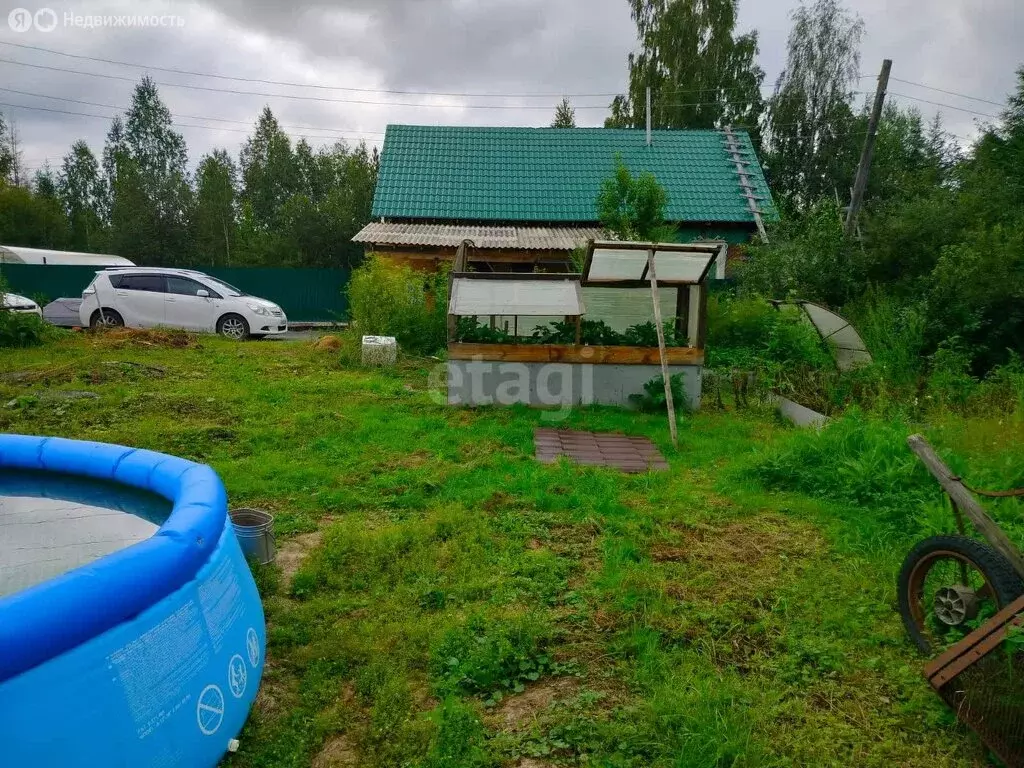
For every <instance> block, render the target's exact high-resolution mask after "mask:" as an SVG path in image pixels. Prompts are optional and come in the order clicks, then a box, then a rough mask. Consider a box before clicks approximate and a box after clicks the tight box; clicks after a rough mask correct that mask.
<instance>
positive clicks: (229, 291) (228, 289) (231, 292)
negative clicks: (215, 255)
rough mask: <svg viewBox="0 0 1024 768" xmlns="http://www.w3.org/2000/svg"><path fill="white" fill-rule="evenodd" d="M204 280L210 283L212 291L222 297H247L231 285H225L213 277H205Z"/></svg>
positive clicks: (243, 292)
mask: <svg viewBox="0 0 1024 768" xmlns="http://www.w3.org/2000/svg"><path fill="white" fill-rule="evenodd" d="M206 280H207V282H209V283H210V285H211V286H212V287H213V289H214V290H215V291H217V293H219V294H222V295H224V296H248V294H247V293H245V291H241V290H239V289H238V288H235V286H233V285H231V283H225V282H224V281H223V280H218V279H217V278H215V277H207V278H206Z"/></svg>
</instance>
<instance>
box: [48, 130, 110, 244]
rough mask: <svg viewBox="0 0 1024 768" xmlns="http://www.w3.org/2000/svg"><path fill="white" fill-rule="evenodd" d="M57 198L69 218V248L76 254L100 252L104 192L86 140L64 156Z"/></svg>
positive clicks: (75, 145) (96, 163)
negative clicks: (78, 252)
mask: <svg viewBox="0 0 1024 768" xmlns="http://www.w3.org/2000/svg"><path fill="white" fill-rule="evenodd" d="M57 195H58V197H59V198H60V201H61V204H62V205H63V206H64V211H65V212H66V214H67V217H68V222H69V226H70V245H69V247H70V248H71V249H72V250H76V251H97V250H100V248H101V241H102V235H103V204H104V203H103V201H104V197H105V189H104V184H103V179H102V178H101V176H100V166H99V162H97V160H96V156H95V155H94V154H93V153H92V150H91V149H89V145H88V144H86V143H85V142H84V141H81V140H79V141H76V142H75V143H74V144H72V145H71V151H69V152H68V153H67V155H65V156H64V161H63V162H62V163H61V169H60V173H59V174H58V176H57Z"/></svg>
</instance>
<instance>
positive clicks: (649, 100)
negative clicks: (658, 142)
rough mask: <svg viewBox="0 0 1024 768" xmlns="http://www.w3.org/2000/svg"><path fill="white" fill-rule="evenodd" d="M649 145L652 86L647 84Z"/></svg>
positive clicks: (649, 137)
mask: <svg viewBox="0 0 1024 768" xmlns="http://www.w3.org/2000/svg"><path fill="white" fill-rule="evenodd" d="M647 146H648V147H649V146H651V86H647Z"/></svg>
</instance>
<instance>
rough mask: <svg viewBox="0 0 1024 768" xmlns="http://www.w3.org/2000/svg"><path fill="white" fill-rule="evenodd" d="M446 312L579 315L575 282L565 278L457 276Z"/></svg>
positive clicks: (469, 314) (580, 311) (458, 313)
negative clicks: (513, 278)
mask: <svg viewBox="0 0 1024 768" xmlns="http://www.w3.org/2000/svg"><path fill="white" fill-rule="evenodd" d="M449 312H451V313H452V314H454V315H460V316H463V317H466V316H471V315H579V314H582V313H583V308H582V307H581V306H580V301H579V295H578V293H577V290H576V283H575V282H573V281H569V280H551V281H548V280H473V279H471V278H458V279H456V281H455V284H454V286H453V289H452V300H451V302H450V304H449Z"/></svg>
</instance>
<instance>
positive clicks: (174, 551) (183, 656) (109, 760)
mask: <svg viewBox="0 0 1024 768" xmlns="http://www.w3.org/2000/svg"><path fill="white" fill-rule="evenodd" d="M265 640H266V638H265V625H264V620H263V608H262V606H261V604H260V599H259V595H258V593H257V591H256V585H255V583H254V582H253V579H252V575H251V573H250V572H249V568H248V566H247V564H246V562H245V558H244V557H243V555H242V551H241V549H240V547H239V544H238V541H237V539H236V538H235V534H234V531H233V529H232V526H231V524H230V519H229V517H228V515H227V496H226V494H225V491H224V486H223V485H222V484H221V482H220V479H219V478H218V477H217V475H216V473H215V472H214V471H213V470H212V469H210V468H209V467H207V466H203V465H200V464H194V463H192V462H190V461H185V460H184V459H180V458H175V457H173V456H166V455H163V454H160V453H154V452H152V451H145V450H137V449H132V448H125V447H123V446H116V445H105V444H102V443H88V442H79V441H75V440H63V439H59V438H41V437H27V436H22V435H0V765H3V766H12V768H13V767H14V766H32V767H33V768H35V767H36V766H39V767H40V768H48V767H49V766H62V768H66V767H67V766H161V768H164V767H167V766H187V767H188V768H193V767H201V766H210V767H211V768H212V766H215V765H217V763H218V762H219V761H220V759H221V758H222V757H223V755H224V753H225V752H226V751H227V750H228V749H229V746H230V745H231V742H232V740H233V739H234V738H235V737H236V736H237V735H238V732H239V731H240V730H241V728H242V725H243V724H244V723H245V719H246V717H247V716H248V713H249V709H250V707H251V706H252V702H253V700H254V699H255V697H256V691H257V689H258V687H259V683H260V678H261V676H262V672H263V657H264V649H265Z"/></svg>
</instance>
